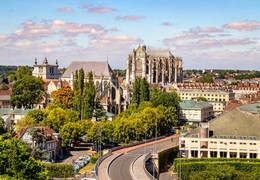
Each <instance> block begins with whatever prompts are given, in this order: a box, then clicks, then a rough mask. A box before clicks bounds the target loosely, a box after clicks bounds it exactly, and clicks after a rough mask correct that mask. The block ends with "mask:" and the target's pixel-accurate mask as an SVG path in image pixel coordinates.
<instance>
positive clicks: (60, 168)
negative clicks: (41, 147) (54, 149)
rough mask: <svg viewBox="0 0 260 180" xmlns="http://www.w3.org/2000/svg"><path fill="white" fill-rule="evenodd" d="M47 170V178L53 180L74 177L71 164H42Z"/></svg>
mask: <svg viewBox="0 0 260 180" xmlns="http://www.w3.org/2000/svg"><path fill="white" fill-rule="evenodd" d="M44 166H45V167H46V168H47V170H48V176H49V177H52V178H53V177H54V178H70V177H74V176H75V174H74V172H75V170H74V167H73V165H72V164H44Z"/></svg>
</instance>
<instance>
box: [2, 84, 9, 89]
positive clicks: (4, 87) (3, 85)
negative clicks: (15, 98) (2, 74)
mask: <svg viewBox="0 0 260 180" xmlns="http://www.w3.org/2000/svg"><path fill="white" fill-rule="evenodd" d="M0 89H1V90H8V89H9V87H8V85H7V84H6V83H2V84H1V87H0Z"/></svg>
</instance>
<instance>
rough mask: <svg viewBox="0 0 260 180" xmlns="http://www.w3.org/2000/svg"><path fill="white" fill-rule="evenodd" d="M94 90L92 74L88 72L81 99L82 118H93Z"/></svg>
mask: <svg viewBox="0 0 260 180" xmlns="http://www.w3.org/2000/svg"><path fill="white" fill-rule="evenodd" d="M95 97H96V89H95V85H94V80H93V73H92V72H88V74H87V79H86V83H85V87H84V90H83V99H82V118H83V119H90V118H92V116H93V112H94V107H95Z"/></svg>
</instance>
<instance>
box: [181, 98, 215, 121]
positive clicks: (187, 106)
mask: <svg viewBox="0 0 260 180" xmlns="http://www.w3.org/2000/svg"><path fill="white" fill-rule="evenodd" d="M180 107H181V119H182V120H185V121H187V122H189V123H191V124H197V125H198V124H199V123H201V122H205V121H209V120H210V119H212V117H213V105H212V104H210V103H208V102H196V101H192V100H184V101H182V102H180Z"/></svg>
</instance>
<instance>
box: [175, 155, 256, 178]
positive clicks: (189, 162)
mask: <svg viewBox="0 0 260 180" xmlns="http://www.w3.org/2000/svg"><path fill="white" fill-rule="evenodd" d="M217 165H229V166H231V167H234V168H235V170H236V171H239V172H246V173H250V172H253V171H254V172H255V171H257V172H260V160H259V159H235V158H232V159H227V158H218V159H217V158H212V159H211V158H202V159H175V161H174V171H175V172H178V173H180V171H181V174H182V179H189V177H190V175H191V173H193V172H201V171H204V170H205V169H206V167H209V166H212V167H215V166H217Z"/></svg>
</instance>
